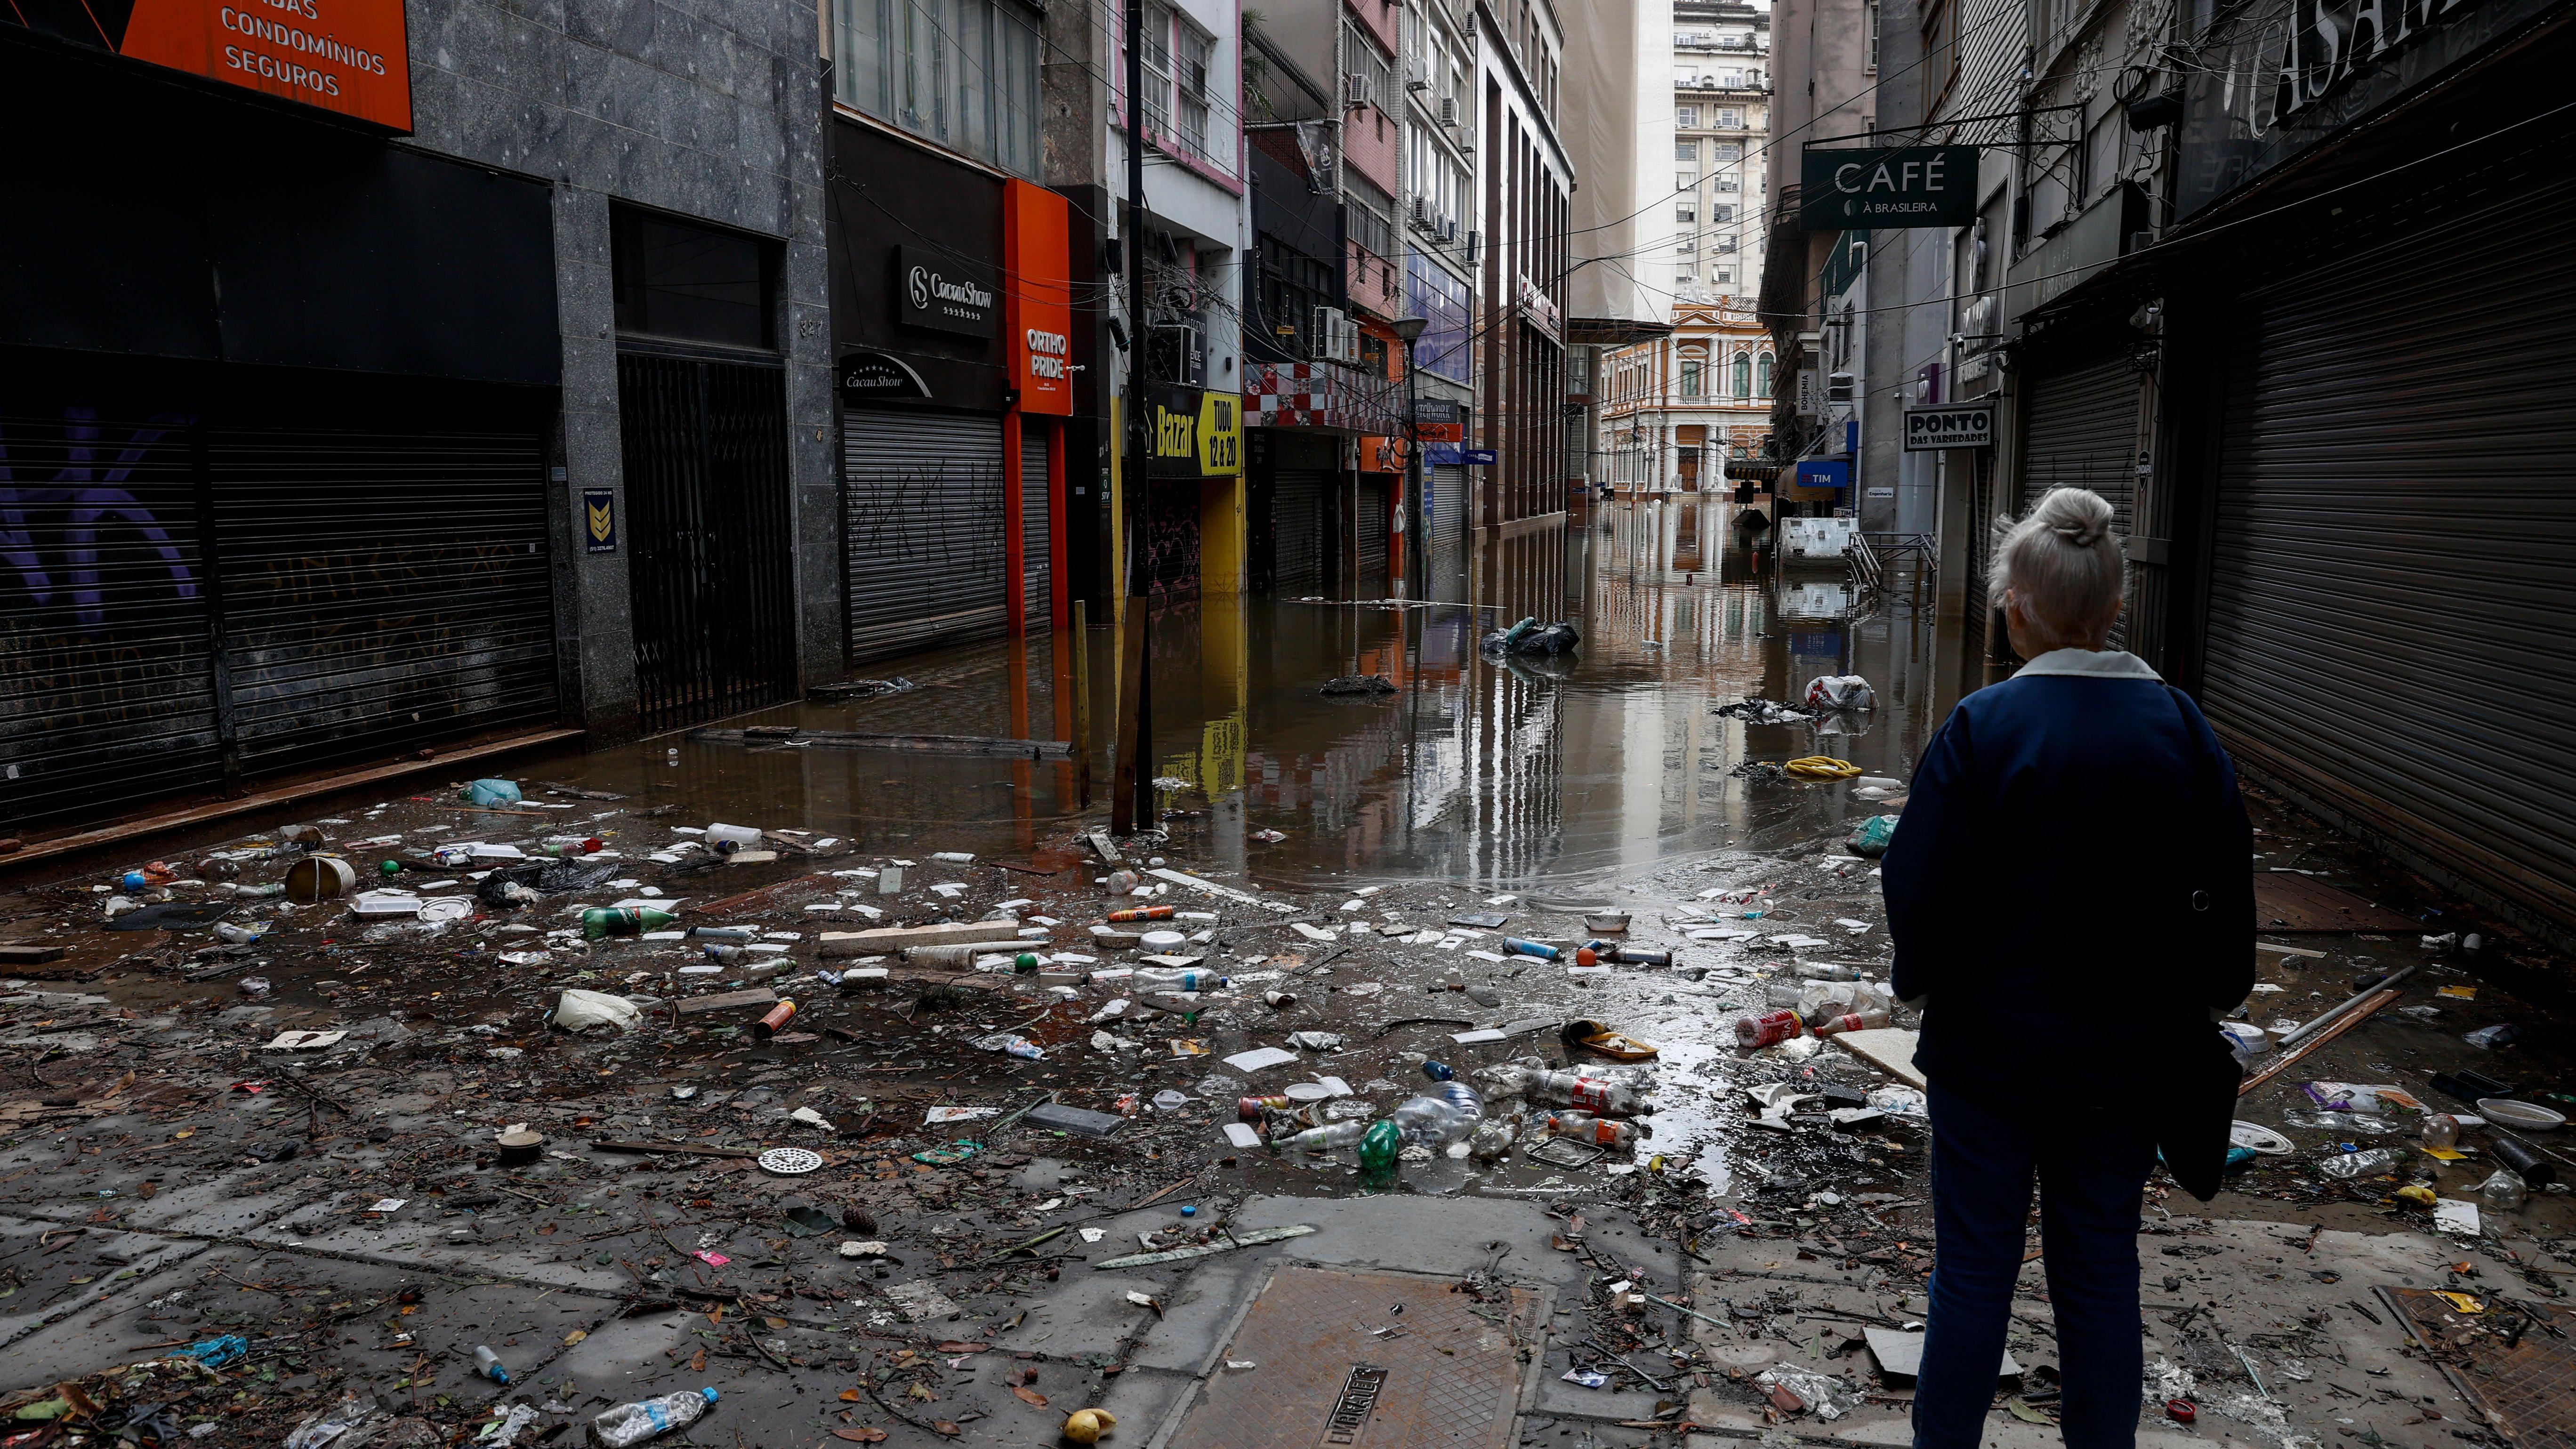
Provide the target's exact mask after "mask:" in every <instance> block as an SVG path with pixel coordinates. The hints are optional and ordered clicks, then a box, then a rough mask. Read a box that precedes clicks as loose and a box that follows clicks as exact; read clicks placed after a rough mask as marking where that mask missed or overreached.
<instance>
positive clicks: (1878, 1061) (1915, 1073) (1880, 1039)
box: [1832, 1026, 1928, 1092]
mask: <svg viewBox="0 0 2576 1449" xmlns="http://www.w3.org/2000/svg"><path fill="white" fill-rule="evenodd" d="M1922 1039H1923V1037H1922V1033H1920V1032H1912V1031H1904V1030H1900V1029H1898V1028H1896V1027H1892V1026H1882V1027H1875V1028H1872V1029H1871V1030H1868V1031H1846V1032H1837V1033H1835V1035H1834V1036H1833V1038H1832V1041H1833V1043H1834V1045H1836V1046H1839V1047H1841V1048H1842V1049H1843V1050H1844V1051H1847V1052H1850V1053H1851V1054H1852V1055H1853V1056H1856V1057H1858V1058H1860V1059H1861V1060H1862V1061H1865V1062H1867V1063H1869V1064H1870V1065H1871V1066H1873V1067H1876V1068H1878V1069H1879V1070H1880V1071H1882V1072H1885V1073H1887V1074H1888V1075H1889V1076H1891V1077H1894V1078H1896V1079H1897V1080H1898V1081H1900V1082H1903V1083H1904V1084H1905V1085H1907V1086H1909V1087H1912V1088H1913V1089H1915V1090H1916V1091H1918V1092H1919V1091H1922V1090H1923V1089H1924V1088H1925V1087H1926V1086H1927V1085H1928V1083H1926V1082H1925V1081H1924V1080H1923V1070H1922V1068H1920V1067H1917V1066H1916V1065H1914V1047H1915V1044H1916V1043H1918V1042H1920V1041H1921V1040H1922Z"/></svg>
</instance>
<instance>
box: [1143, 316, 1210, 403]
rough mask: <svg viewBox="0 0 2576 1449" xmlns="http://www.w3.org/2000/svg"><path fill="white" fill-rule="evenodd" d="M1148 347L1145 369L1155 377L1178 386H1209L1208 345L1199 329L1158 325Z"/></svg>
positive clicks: (1166, 324) (1177, 325) (1181, 325)
mask: <svg viewBox="0 0 2576 1449" xmlns="http://www.w3.org/2000/svg"><path fill="white" fill-rule="evenodd" d="M1145 345H1146V354H1145V356H1146V370H1147V371H1148V372H1149V373H1150V374H1151V375H1152V376H1153V377H1155V378H1157V379H1159V380H1160V381H1163V382H1166V383H1169V384H1172V385H1173V386H1176V387H1205V386H1206V385H1207V344H1206V342H1205V340H1204V339H1203V338H1201V337H1200V335H1199V329H1198V328H1197V327H1195V326H1192V325H1190V324H1187V323H1165V324H1161V325H1158V326H1156V327H1155V328H1154V330H1153V336H1152V338H1151V339H1150V340H1149V341H1147V343H1146V344H1145Z"/></svg>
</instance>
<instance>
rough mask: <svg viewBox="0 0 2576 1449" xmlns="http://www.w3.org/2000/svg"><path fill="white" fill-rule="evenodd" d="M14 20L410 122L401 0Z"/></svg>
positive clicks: (57, 12)
mask: <svg viewBox="0 0 2576 1449" xmlns="http://www.w3.org/2000/svg"><path fill="white" fill-rule="evenodd" d="M24 14H25V12H24V11H23V10H21V9H19V8H18V7H16V6H10V5H0V24H7V23H10V22H12V21H15V22H16V23H18V24H21V25H29V26H31V27H32V28H34V29H38V30H43V31H47V32H50V33H52V34H55V35H59V36H62V37H64V38H65V39H68V40H72V41H76V42H78V43H80V44H83V45H92V46H96V47H98V48H99V49H101V50H109V51H114V52H115V53H117V54H118V55H125V56H131V57H133V58H134V59H136V60H141V61H149V62H151V63H152V64H154V65H162V66H168V67H169V68H170V69H172V70H183V71H186V72H188V73H189V74H190V75H201V76H205V77H207V78H208V79H210V80H219V81H222V82H224V83H225V84H227V85H236V86H240V87H242V88H243V89H245V90H254V91H258V92H260V93H261V94H263V95H271V96H276V97H278V98H279V99H281V100H289V101H297V102H301V103H302V104H304V105H308V106H319V107H320V108H322V109H323V110H326V111H335V112H338V113H339V114H341V115H344V116H354V117H356V118H357V119H359V120H362V121H372V122H374V123H375V124H377V125H379V126H384V127H388V128H390V129H392V130H396V131H408V130H410V129H411V46H410V40H409V35H408V32H406V30H405V29H404V25H403V0H133V3H132V4H131V5H78V6H71V5H49V6H44V7H40V8H38V9H37V10H36V14H37V16H38V17H39V18H38V19H36V20H33V21H29V20H27V19H24V18H23V16H24Z"/></svg>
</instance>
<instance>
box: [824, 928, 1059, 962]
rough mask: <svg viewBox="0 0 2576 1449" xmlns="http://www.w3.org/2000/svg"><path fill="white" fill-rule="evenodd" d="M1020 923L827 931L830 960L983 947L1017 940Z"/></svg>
mask: <svg viewBox="0 0 2576 1449" xmlns="http://www.w3.org/2000/svg"><path fill="white" fill-rule="evenodd" d="M1019 938H1020V923H1019V922H1017V921H947V922H943V923H941V924H939V925H936V926H885V927H881V928H879V929H877V930H873V931H825V932H824V933H823V935H822V938H821V939H822V943H823V957H824V959H826V960H833V961H840V960H847V959H849V958H850V957H852V956H883V955H888V954H890V953H892V952H895V951H899V950H901V949H903V948H904V947H906V946H980V945H982V944H984V943H986V942H988V941H1016V940H1018V939H1019Z"/></svg>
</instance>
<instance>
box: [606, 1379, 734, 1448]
mask: <svg viewBox="0 0 2576 1449" xmlns="http://www.w3.org/2000/svg"><path fill="white" fill-rule="evenodd" d="M715 1401H716V1391H715V1390H713V1389H683V1390H681V1391H680V1392H679V1393H676V1394H663V1395H661V1396H660V1397H659V1398H651V1399H638V1400H636V1401H635V1402H634V1403H631V1404H619V1405H618V1406H617V1407H616V1408H613V1409H610V1410H608V1411H607V1412H606V1413H603V1414H601V1415H600V1416H599V1417H598V1418H596V1419H593V1420H591V1421H590V1442H592V1443H593V1444H596V1445H599V1446H600V1449H625V1446H627V1445H629V1444H641V1443H643V1442H644V1441H645V1440H647V1439H650V1438H653V1437H654V1436H656V1435H659V1434H667V1433H669V1432H670V1431H672V1430H673V1429H678V1428H682V1427H685V1426H687V1425H690V1424H694V1423H696V1422H697V1421H698V1420H699V1419H700V1418H701V1417H703V1416H704V1415H705V1413H706V1412H707V1409H708V1408H709V1407H710V1406H712V1405H713V1404H714V1403H715Z"/></svg>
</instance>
